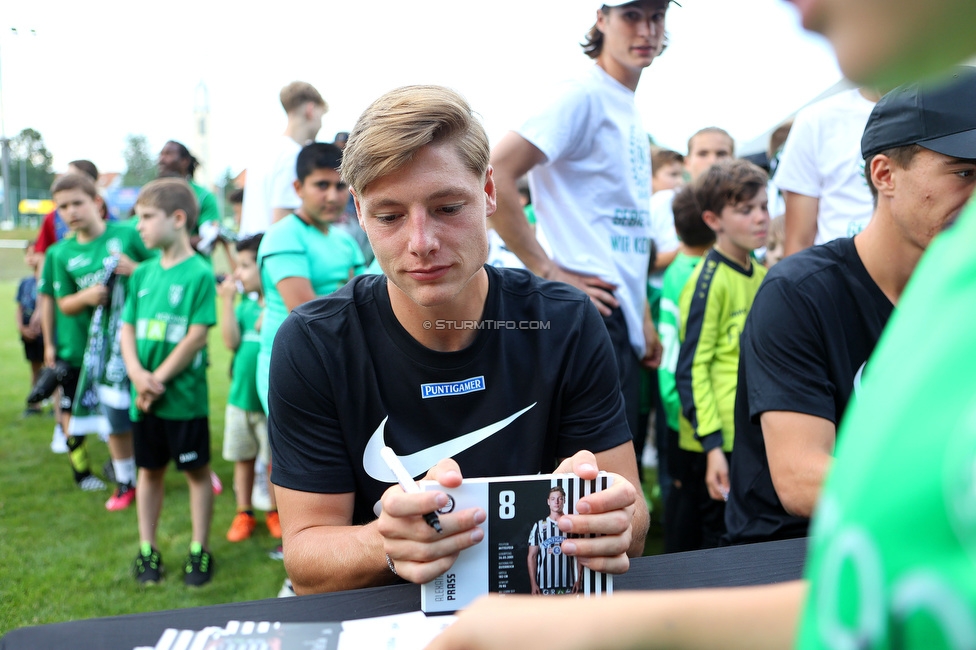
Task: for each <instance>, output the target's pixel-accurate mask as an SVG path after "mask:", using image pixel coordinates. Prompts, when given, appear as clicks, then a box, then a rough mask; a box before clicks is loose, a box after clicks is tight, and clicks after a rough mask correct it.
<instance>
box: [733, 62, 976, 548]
mask: <svg viewBox="0 0 976 650" xmlns="http://www.w3.org/2000/svg"><path fill="white" fill-rule="evenodd" d="M974 103H976V68H959V69H957V70H956V71H955V74H954V75H953V79H952V80H951V82H950V83H948V84H944V85H940V86H938V87H920V86H919V85H918V84H912V85H908V86H903V87H901V88H898V89H895V90H894V91H892V92H890V93H888V94H887V95H885V96H884V98H883V99H882V100H881V101H880V102H878V104H877V105H876V106H875V108H874V110H873V111H872V113H871V116H870V117H869V118H868V123H867V125H866V126H865V129H864V135H863V137H862V140H861V152H862V155H863V156H864V159H865V172H866V173H865V176H866V177H867V181H868V186H869V188H870V189H871V193H872V195H873V197H874V204H875V208H874V213H873V215H872V218H871V221H870V222H869V223H868V225H867V227H866V228H865V229H864V231H863V232H861V233H860V234H858V235H856V236H855V237H853V238H844V239H837V240H834V241H832V242H829V243H827V244H823V245H821V246H815V247H813V248H810V249H807V250H804V251H802V252H800V253H797V254H795V255H791V256H790V257H788V258H786V259H784V260H783V261H782V262H781V263H780V264H778V265H776V266H775V267H774V268H773V269H772V270H771V271H770V273H769V275H768V276H767V278H766V281H765V283H764V284H763V285H762V287H761V288H760V289H759V293H758V294H757V295H756V300H755V302H754V303H753V306H752V311H751V312H750V314H749V318H748V320H747V321H746V326H745V328H744V330H743V333H742V339H741V350H742V352H741V357H740V363H739V383H738V386H739V390H738V392H737V394H736V405H735V407H736V410H735V429H736V453H735V454H734V455H733V459H732V466H731V476H730V480H731V492H730V494H729V501H728V504H727V507H726V511H725V512H726V528H727V531H728V532H727V540H728V541H730V542H732V543H736V544H738V543H749V542H759V541H768V540H773V539H784V538H792V537H803V536H806V534H807V526H808V523H809V518H810V515H811V513H812V511H813V507H814V505H815V504H816V502H817V499H818V497H819V495H820V489H821V486H822V484H823V480H824V477H825V475H826V473H827V470H828V469H829V468H830V466H831V463H832V460H833V452H834V446H835V443H836V438H837V425H838V423H839V422H840V419H841V417H842V416H843V414H844V411H845V409H846V408H847V404H848V401H849V400H850V399H851V396H852V393H854V394H856V393H857V391H858V388H859V385H860V379H861V376H862V374H863V371H864V369H865V365H866V363H867V360H868V358H869V357H870V355H871V353H872V351H873V350H874V346H875V344H876V343H877V341H878V338H879V337H880V335H881V331H882V329H884V326H885V324H886V323H887V321H888V318H889V316H891V313H892V310H893V308H894V306H895V305H896V304H898V299H899V298H900V297H901V294H902V291H903V290H904V288H905V285H906V284H907V282H908V279H909V277H910V276H911V274H912V272H913V271H914V270H915V266H916V264H917V263H918V260H919V258H920V257H921V256H922V253H923V252H925V249H926V248H927V247H928V245H929V242H931V241H932V239H933V237H935V235H937V234H938V233H939V232H941V231H942V230H943V229H945V228H946V227H947V226H948V225H949V224H951V223H952V222H953V221H954V220H955V219H956V217H957V216H958V215H959V212H960V211H961V210H962V207H963V206H964V205H965V203H966V201H967V199H968V198H969V196H970V194H971V193H972V192H973V188H974V187H976V113H974V112H973V110H972V106H973V105H974Z"/></svg>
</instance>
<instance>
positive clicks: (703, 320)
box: [675, 248, 766, 451]
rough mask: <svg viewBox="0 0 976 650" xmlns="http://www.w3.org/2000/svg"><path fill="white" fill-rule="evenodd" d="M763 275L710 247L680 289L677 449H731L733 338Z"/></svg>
mask: <svg viewBox="0 0 976 650" xmlns="http://www.w3.org/2000/svg"><path fill="white" fill-rule="evenodd" d="M764 277H766V269H765V267H763V266H760V265H759V264H756V263H755V262H752V263H751V264H750V265H749V269H748V270H746V269H744V268H742V267H741V266H739V265H738V264H736V263H735V262H733V261H732V260H730V259H728V258H726V257H725V256H724V255H722V254H721V253H719V252H718V251H717V250H716V249H714V248H713V249H712V250H710V251H708V253H707V254H706V255H705V256H704V257H703V258H702V259H701V261H700V262H699V263H698V265H697V266H695V270H694V271H693V272H692V274H691V277H689V278H688V282H687V284H685V286H684V288H683V289H682V291H681V298H680V300H679V303H678V307H679V310H680V312H681V325H680V328H679V332H678V333H679V336H680V338H681V349H680V350H679V352H678V365H677V369H676V371H675V378H676V384H677V386H678V394H679V396H680V398H681V410H682V414H683V416H684V417H683V418H682V420H681V423H680V426H679V427H678V446H680V447H681V448H682V449H685V450H687V451H704V450H708V449H713V448H714V447H717V446H721V447H722V448H723V449H725V451H732V445H733V441H734V439H735V419H734V417H733V412H734V410H735V387H736V384H737V383H738V380H739V335H740V334H741V333H742V328H743V327H744V326H745V324H746V316H747V315H748V314H749V309H751V308H752V301H753V299H754V298H755V297H756V292H757V291H758V290H759V285H760V284H761V283H762V281H763V278H764ZM705 438H709V440H708V441H705ZM716 442H718V443H719V444H715V443H716ZM703 443H704V444H703Z"/></svg>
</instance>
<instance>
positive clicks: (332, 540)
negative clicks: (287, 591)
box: [284, 523, 397, 595]
mask: <svg viewBox="0 0 976 650" xmlns="http://www.w3.org/2000/svg"><path fill="white" fill-rule="evenodd" d="M284 548H285V569H286V570H287V571H288V576H289V577H290V578H291V581H292V586H294V588H295V593H297V594H299V595H304V594H314V593H323V592H328V591H342V590H346V589H362V588H364V587H377V586H381V585H388V584H393V583H394V582H396V581H397V577H396V576H395V575H394V574H393V572H392V571H390V568H389V566H388V565H387V564H386V554H385V553H384V552H383V538H382V537H381V536H380V534H379V532H378V531H377V530H376V524H375V523H371V524H367V525H365V526H316V527H313V528H306V529H305V530H303V531H301V532H299V533H296V534H295V535H293V536H290V537H289V538H288V539H286V540H285V547H284Z"/></svg>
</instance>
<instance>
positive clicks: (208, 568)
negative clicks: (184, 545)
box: [183, 549, 214, 587]
mask: <svg viewBox="0 0 976 650" xmlns="http://www.w3.org/2000/svg"><path fill="white" fill-rule="evenodd" d="M213 569H214V560H213V556H212V555H210V552H209V551H205V550H203V549H200V551H199V552H198V553H193V552H192V551H191V552H190V554H189V555H187V556H186V562H184V564H183V582H185V583H186V584H187V585H189V586H190V587H199V586H201V585H205V584H207V583H208V582H210V578H211V577H213Z"/></svg>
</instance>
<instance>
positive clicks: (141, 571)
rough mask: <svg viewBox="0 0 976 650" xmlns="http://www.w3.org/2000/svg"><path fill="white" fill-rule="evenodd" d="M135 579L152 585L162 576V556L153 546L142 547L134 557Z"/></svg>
mask: <svg viewBox="0 0 976 650" xmlns="http://www.w3.org/2000/svg"><path fill="white" fill-rule="evenodd" d="M135 574H136V581H137V582H139V583H140V584H143V585H154V584H156V583H157V582H159V581H160V580H162V578H163V558H162V556H161V555H160V554H159V551H157V550H156V549H154V548H153V547H151V546H150V547H149V549H148V552H147V549H145V548H143V549H142V550H141V551H139V555H138V556H137V557H136V564H135Z"/></svg>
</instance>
